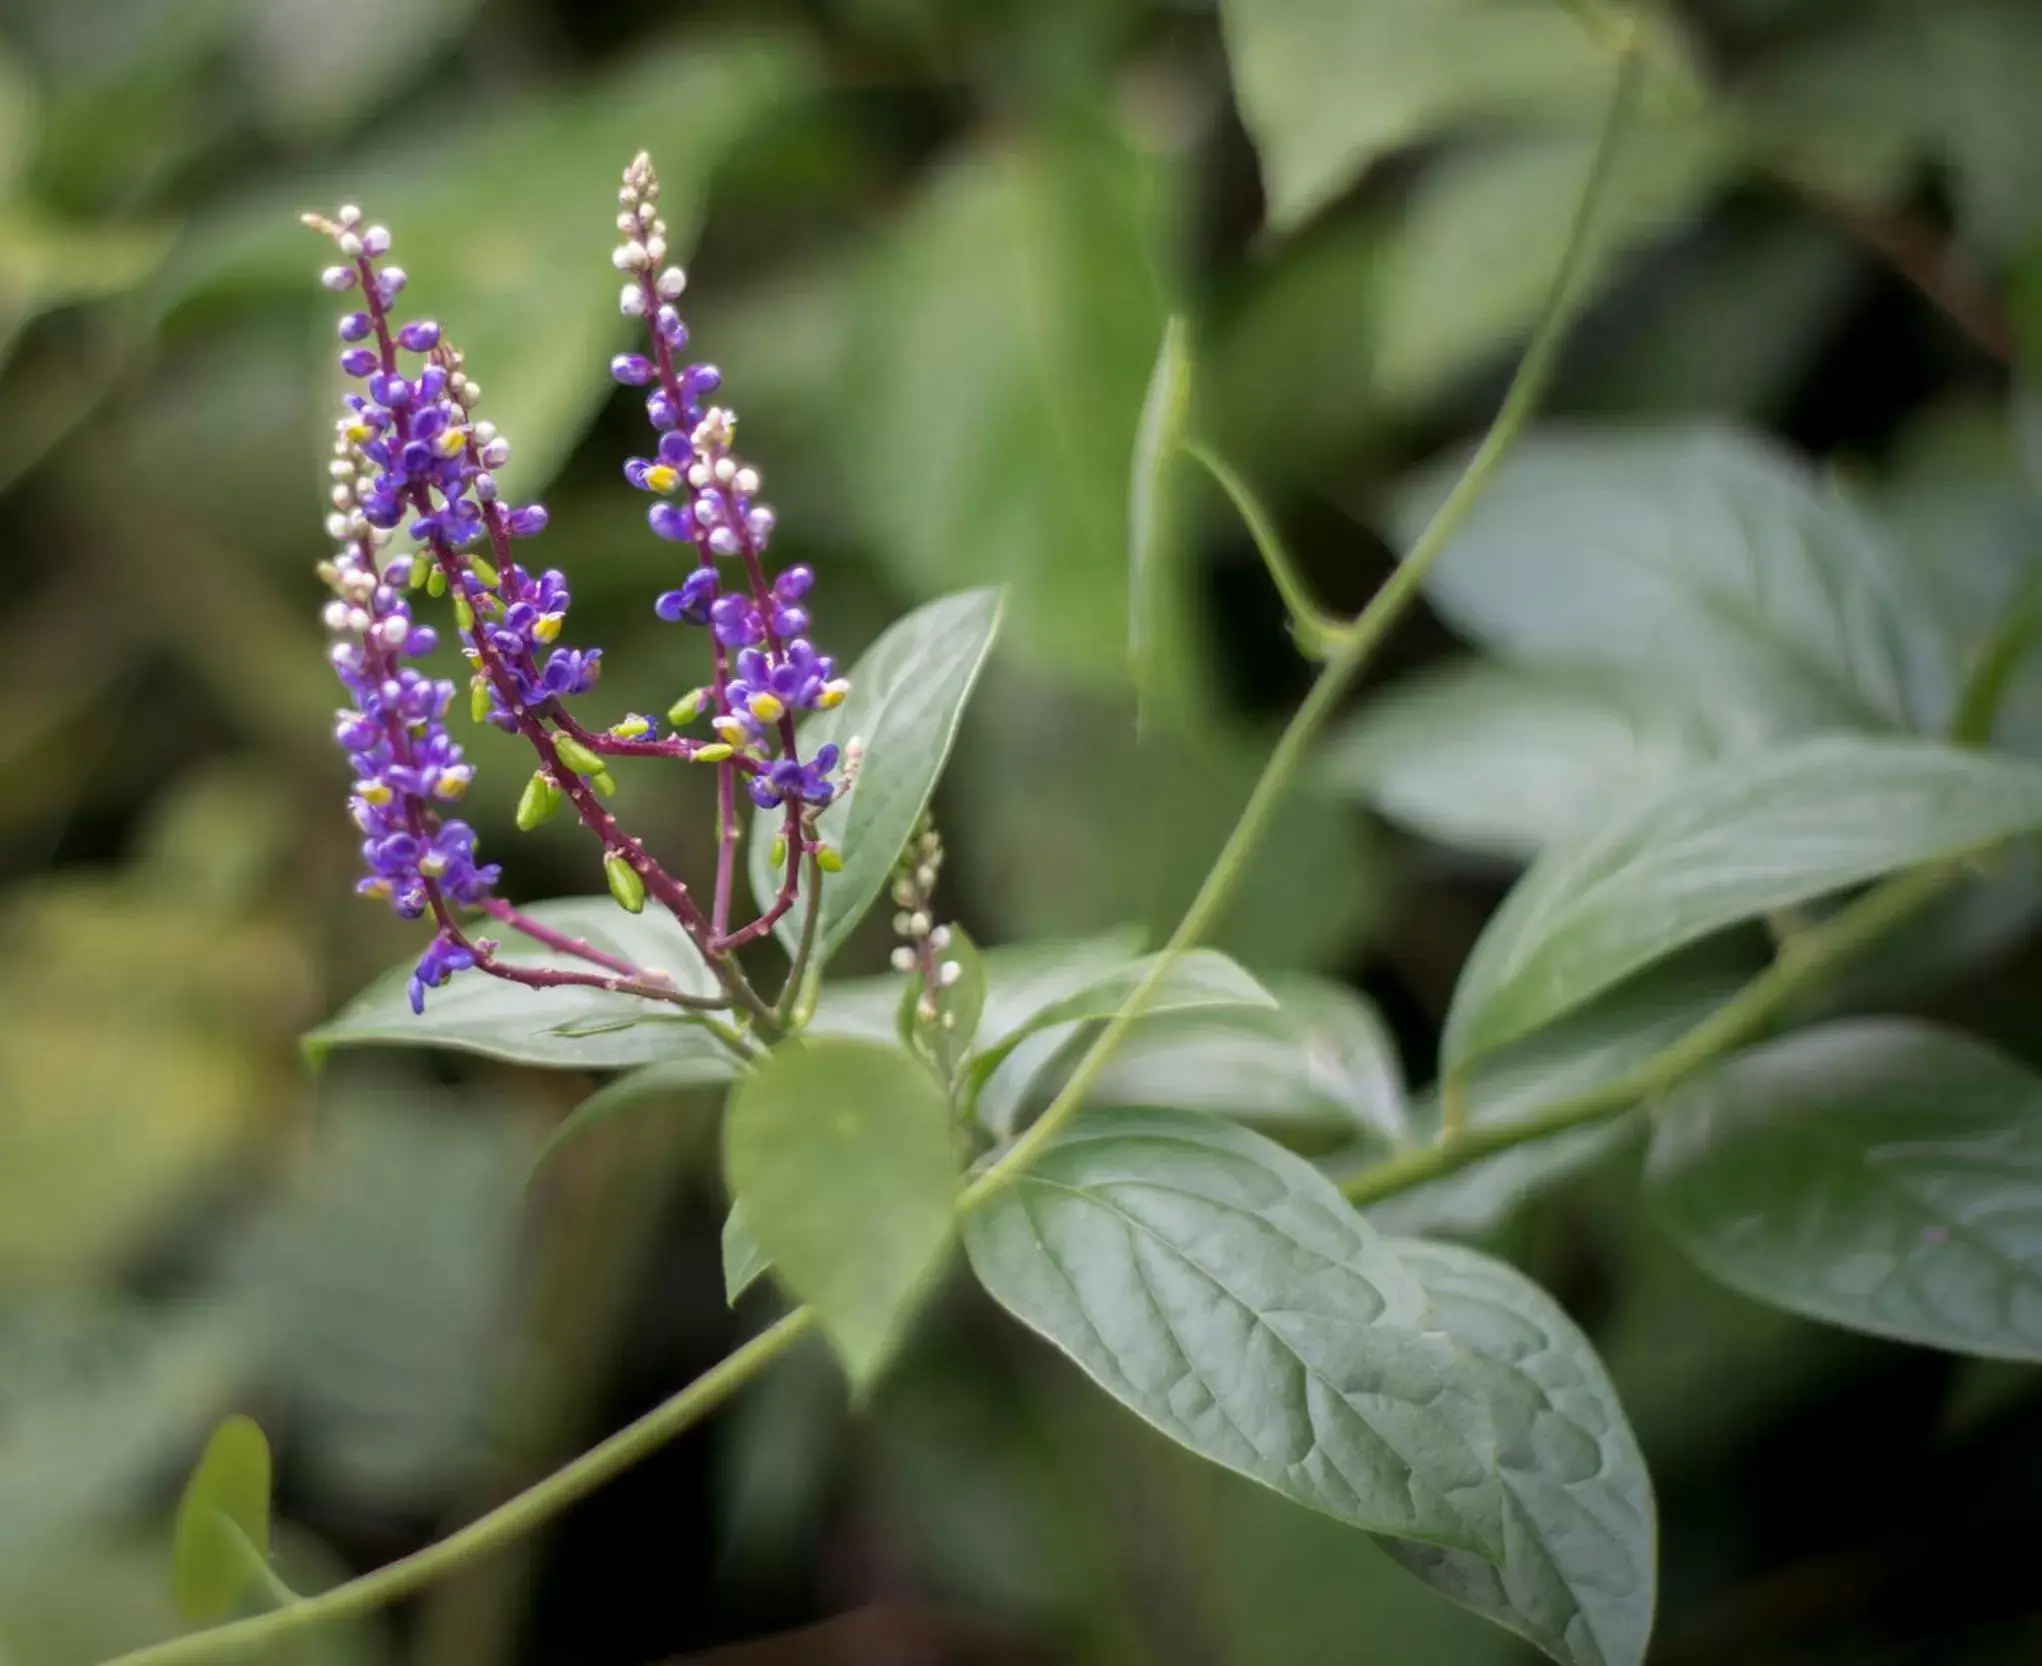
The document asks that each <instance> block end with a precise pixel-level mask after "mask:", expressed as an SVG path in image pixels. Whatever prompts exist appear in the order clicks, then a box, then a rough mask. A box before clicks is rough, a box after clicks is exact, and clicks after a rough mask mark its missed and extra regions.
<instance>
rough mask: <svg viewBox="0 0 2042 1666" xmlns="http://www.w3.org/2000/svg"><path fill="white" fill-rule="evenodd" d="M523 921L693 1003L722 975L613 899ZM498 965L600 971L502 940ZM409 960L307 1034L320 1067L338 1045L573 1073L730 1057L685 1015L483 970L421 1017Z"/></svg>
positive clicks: (553, 909) (430, 1002)
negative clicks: (661, 979)
mask: <svg viewBox="0 0 2042 1666" xmlns="http://www.w3.org/2000/svg"><path fill="white" fill-rule="evenodd" d="M525 912H526V913H527V914H529V915H531V916H532V918H533V919H535V920H537V921H539V922H540V923H541V924H542V925H548V926H551V927H552V928H553V929H554V930H556V931H561V932H565V933H567V934H568V935H569V936H571V937H576V938H580V939H581V940H583V941H585V942H587V943H589V944H590V945H592V946H593V947H595V948H597V949H600V950H603V951H605V952H607V953H609V954H614V955H619V956H621V957H622V958H624V959H625V960H628V961H630V962H631V963H632V964H633V965H634V966H638V967H641V968H643V969H645V970H647V971H663V972H666V973H667V974H669V975H670V976H671V977H672V978H673V979H674V980H675V983H676V985H677V987H678V988H680V989H681V990H682V991H684V992H686V993H689V994H694V995H708V994H713V993H715V992H716V990H717V988H718V985H717V983H716V981H715V977H714V975H713V974H712V973H711V972H710V970H709V968H708V967H707V965H705V964H704V962H703V960H702V957H701V956H700V955H699V954H697V953H696V951H695V946H694V945H693V944H692V943H690V942H689V941H688V939H687V937H686V935H685V934H684V933H683V932H682V931H681V928H680V927H679V926H677V925H675V924H674V922H673V921H672V920H671V919H670V918H668V917H666V916H665V915H660V914H653V913H646V914H641V915H635V916H634V915H630V914H626V913H624V912H622V911H621V910H620V909H619V908H618V907H617V905H616V904H615V903H613V902H612V901H610V899H609V898H608V897H563V898H560V899H558V900H556V901H553V902H539V903H533V904H532V905H531V907H529V908H527V909H526V910H525ZM504 935H505V939H506V941H505V942H504V946H503V951H502V958H503V959H504V960H505V961H506V962H507V963H509V964H512V965H518V966H542V967H552V968H564V969H568V970H572V971H579V972H588V971H599V970H600V968H598V967H593V966H591V965H590V964H589V962H587V961H584V960H577V959H575V958H574V957H573V956H571V955H565V954H557V953H555V952H554V951H553V950H551V949H544V948H539V947H538V946H536V945H533V944H531V943H529V942H527V941H525V940H523V939H520V938H519V937H518V936H517V934H516V933H515V932H506V933H505V934H504ZM412 965H413V962H412V961H405V962H404V963H403V964H401V965H398V966H395V967H392V968H391V969H390V970H389V971H388V972H386V973H384V974H383V976H382V977H380V978H378V979H377V980H376V981H375V982H374V983H372V984H370V985H369V987H368V988H367V989H365V990H363V991H362V992H361V994H359V995H357V996H356V997H355V998H354V999H353V1000H352V1001H350V1002H348V1004H347V1005H346V1006H344V1007H343V1008H341V1010H340V1012H339V1013H338V1015H336V1016H335V1017H334V1018H333V1019H332V1020H330V1021H329V1022H327V1023H325V1024H322V1025H321V1026H320V1027H319V1028H318V1029H316V1030H314V1031H312V1032H311V1034H309V1035H308V1036H306V1037H305V1050H306V1052H307V1053H308V1054H309V1055H310V1056H311V1057H312V1058H313V1060H314V1061H315V1062H316V1061H317V1060H319V1059H321V1058H323V1057H324V1056H325V1055H326V1054H327V1053H328V1052H329V1051H331V1050H332V1049H333V1048H336V1047H369V1046H379V1047H446V1048H451V1049H453V1050H454V1051H456V1052H462V1053H479V1054H480V1055H482V1056H483V1057H484V1058H491V1059H502V1060H505V1061H506V1062H508V1063H512V1064H541V1065H553V1066H558V1067H560V1068H564V1069H575V1070H616V1069H621V1068H625V1067H628V1066H632V1065H642V1064H651V1063H653V1062H654V1061H655V1060H667V1061H674V1062H676V1064H677V1065H678V1061H679V1060H680V1059H682V1058H688V1059H693V1060H700V1061H702V1063H703V1068H705V1069H706V1068H709V1067H710V1061H713V1060H718V1059H724V1058H727V1057H728V1056H729V1055H728V1053H727V1051H726V1049H725V1048H724V1046H723V1044H722V1043H721V1042H719V1041H718V1040H717V1039H716V1038H715V1036H713V1035H712V1034H711V1033H710V1032H709V1031H708V1030H707V1029H705V1028H704V1027H703V1026H702V1025H701V1024H700V1023H699V1022H696V1021H694V1020H692V1019H690V1018H688V1017H687V1016H686V1015H685V1014H684V1013H683V1012H682V1011H681V1010H680V1009H679V1008H678V1007H674V1006H671V1005H668V1004H667V1003H665V1002H663V1001H653V1000H647V999H645V998H644V997H642V996H637V995H616V994H612V993H610V992H609V991H607V990H602V989H584V988H563V989H527V988H525V987H524V986H522V985H520V984H514V983H508V982H506V981H505V980H503V979H502V978H493V977H490V976H488V975H487V974H485V973H482V972H463V973H460V974H459V975H458V976H456V977H455V978H453V979H452V980H451V981H450V982H448V983H447V984H446V985H444V986H443V987H441V988H439V989H435V990H431V991H429V992H428V993H427V996H426V1004H425V1011H424V1012H423V1013H422V1014H420V1013H414V1012H413V1011H412V1010H411V1001H410V998H409V997H408V996H407V995H406V993H405V986H406V985H407V983H408V982H409V981H410V978H411V970H412Z"/></svg>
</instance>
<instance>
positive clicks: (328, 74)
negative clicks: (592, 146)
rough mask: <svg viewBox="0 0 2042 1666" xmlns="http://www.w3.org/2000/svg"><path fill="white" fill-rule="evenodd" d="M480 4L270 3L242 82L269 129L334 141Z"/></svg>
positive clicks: (412, 0)
mask: <svg viewBox="0 0 2042 1666" xmlns="http://www.w3.org/2000/svg"><path fill="white" fill-rule="evenodd" d="M476 3H477V0H351V3H350V4H349V5H348V6H347V7H346V8H345V9H337V8H335V7H332V6H328V5H325V4H322V3H321V0H268V3H267V4H265V5H262V6H257V7H253V8H251V9H250V11H249V14H248V28H247V29H246V31H245V32H244V34H243V35H242V39H241V57H242V60H243V68H244V70H245V73H246V79H245V81H244V82H243V83H242V84H243V85H244V86H245V87H246V88H247V90H248V93H249V95H250V97H251V98H252V99H253V101H254V103H255V106H256V109H257V111H258V113H259V115H260V118H261V120H262V122H263V125H264V126H265V127H266V128H268V130H269V131H270V132H272V133H277V134H282V135H284V136H286V137H289V138H292V139H296V140H299V141H304V140H306V139H313V140H318V139H327V138H330V137H331V135H333V134H334V133H335V132H337V131H340V130H342V129H344V128H345V127H346V126H347V125H348V123H349V122H351V121H352V120H354V119H355V118H356V117H358V116H359V115H360V114H362V113H363V112H364V111H365V110H371V109H374V108H375V107H377V106H378V105H380V104H382V103H383V102H384V101H385V100H387V99H388V98H389V96H390V93H391V91H392V89H393V88H394V87H401V86H405V85H408V84H409V83H410V81H411V79H412V77H414V76H416V75H417V73H418V71H419V70H420V69H421V68H423V67H425V66H429V65H432V64H433V63H434V61H435V60H436V59H437V58H438V57H439V56H440V55H441V54H442V53H443V52H444V51H445V49H446V48H447V46H448V45H449V43H450V42H451V41H452V40H454V39H455V38H456V37H457V36H458V35H459V34H460V33H461V32H462V31H463V29H464V28H465V27H466V26H467V24H468V21H469V18H470V17H471V16H472V14H473V13H474V11H475V7H476ZM427 73H428V74H436V73H437V71H436V70H432V69H428V71H427ZM618 166H619V167H620V168H621V167H622V166H623V164H622V163H619V164H618Z"/></svg>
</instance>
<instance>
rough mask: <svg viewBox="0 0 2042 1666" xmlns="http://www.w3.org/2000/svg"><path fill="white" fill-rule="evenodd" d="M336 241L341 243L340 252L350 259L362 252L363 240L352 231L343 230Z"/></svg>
mask: <svg viewBox="0 0 2042 1666" xmlns="http://www.w3.org/2000/svg"><path fill="white" fill-rule="evenodd" d="M334 241H335V243H337V244H338V245H339V248H340V252H341V253H342V254H344V255H346V256H347V258H348V259H349V260H353V259H355V258H356V257H357V256H359V255H360V254H361V252H362V240H361V239H360V238H359V237H357V236H355V234H354V233H353V232H351V231H344V232H342V233H341V234H340V236H339V237H337V238H335V239H334Z"/></svg>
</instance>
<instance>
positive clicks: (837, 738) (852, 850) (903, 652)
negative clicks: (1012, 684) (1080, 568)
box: [750, 590, 1005, 966]
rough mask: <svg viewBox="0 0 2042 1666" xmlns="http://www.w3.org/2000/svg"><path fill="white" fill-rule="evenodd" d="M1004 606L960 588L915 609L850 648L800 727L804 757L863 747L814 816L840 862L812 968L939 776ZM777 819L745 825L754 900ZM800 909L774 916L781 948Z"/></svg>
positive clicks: (762, 890)
mask: <svg viewBox="0 0 2042 1666" xmlns="http://www.w3.org/2000/svg"><path fill="white" fill-rule="evenodd" d="M1004 607H1005V595H1004V592H1002V591H998V590H967V591H965V592H963V593H962V594H960V595H955V596H945V597H943V598H942V599H941V600H939V601H933V602H930V603H929V604H928V605H927V606H926V607H920V608H917V609H916V610H915V611H914V612H913V613H910V614H909V615H908V616H907V617H906V618H904V619H901V620H898V621H897V622H896V623H895V624H894V625H893V626H892V627H891V628H890V629H889V630H888V631H887V632H886V634H885V635H883V636H881V637H880V639H879V640H878V641H877V642H875V643H873V645H872V646H871V647H870V648H868V649H867V650H866V651H865V652H864V654H862V655H861V656H860V657H859V660H858V663H857V664H856V665H854V666H853V667H852V668H851V670H850V673H849V675H850V679H851V692H850V694H849V695H848V696H847V697H846V698H845V700H844V703H843V704H842V705H841V706H839V707H837V709H836V710H835V711H829V712H818V713H816V714H815V715H813V716H812V717H810V718H809V719H808V721H807V722H806V723H804V724H803V725H802V726H801V748H802V753H803V755H804V756H809V757H812V756H813V755H814V753H815V751H816V749H817V748H818V747H820V746H822V745H823V744H825V743H826V742H830V741H834V742H835V743H836V744H837V745H839V746H843V745H845V744H846V743H847V742H849V741H850V740H852V739H853V738H854V737H855V738H856V739H858V740H860V741H861V742H863V744H864V747H865V761H864V764H863V766H862V768H861V769H860V771H859V774H858V780H857V783H856V785H854V786H853V787H852V789H851V790H850V792H848V793H844V794H839V795H838V797H837V799H836V801H835V802H834V803H832V804H831V805H830V806H829V808H828V809H826V810H825V811H823V813H822V816H821V817H820V819H819V826H820V829H821V833H822V837H823V838H824V839H826V840H828V841H829V843H830V844H832V845H834V846H835V847H836V848H837V850H838V852H839V853H840V854H841V855H842V857H843V860H844V865H843V869H842V871H841V872H839V873H833V874H825V875H824V876H823V882H822V920H821V922H820V924H819V925H818V927H817V933H816V948H815V955H816V959H815V962H814V963H815V964H816V965H818V966H820V965H823V964H824V963H826V962H827V961H828V960H829V958H830V956H831V955H833V954H835V953H836V951H837V950H838V949H839V948H841V947H842V946H843V942H844V939H845V938H846V937H848V936H850V934H851V932H852V930H853V928H855V927H856V926H857V924H858V922H859V921H860V920H861V919H863V918H864V917H865V911H866V910H867V909H868V908H870V907H871V906H872V904H873V903H874V901H876V900H877V899H878V898H879V897H880V896H881V895H882V894H883V893H884V892H885V890H886V885H887V880H888V878H889V876H890V875H891V874H892V872H893V865H894V863H895V861H896V860H897V859H898V858H899V856H900V853H901V849H902V847H903V846H904V845H906V843H907V842H908V837H909V835H910V834H912V833H913V832H914V830H915V824H916V823H917V822H919V821H920V820H921V819H922V812H923V811H924V810H925V809H927V808H928V805H929V795H930V794H931V793H932V792H934V791H935V789H936V781H937V778H938V777H939V776H941V775H942V773H943V765H944V763H945V761H946V760H947V759H948V758H949V756H950V748H951V745H952V743H953V742H954V741H955V740H956V739H957V726H958V724H959V723H960V722H961V721H962V719H963V716H964V706H965V702H966V701H967V700H969V699H970V698H971V691H972V688H973V686H974V685H975V684H976V683H977V682H978V675H979V672H980V671H981V670H982V669H983V668H984V666H985V662H986V655H987V654H988V653H990V652H991V650H992V645H993V637H994V635H995V634H996V633H997V632H998V630H999V628H1000V616H1001V613H1002V611H1003V609H1004ZM780 820H781V812H780V811H778V810H763V811H761V812H760V813H759V815H758V817H757V818H756V819H755V820H754V822H753V825H752V848H751V855H750V871H751V878H752V892H753V894H754V896H756V897H757V898H758V900H759V906H760V907H761V908H765V907H766V906H767V905H768V904H769V903H770V902H771V900H772V898H773V896H774V895H775V893H776V892H777V891H778V890H779V887H780V875H779V873H778V872H777V871H776V870H775V869H774V867H773V861H772V842H773V839H774V838H775V837H776V836H777V834H778V831H779V824H780ZM804 883H805V881H804ZM804 906H806V903H805V899H804V902H803V903H802V904H798V905H797V906H796V907H795V908H794V909H793V910H792V911H791V912H790V914H789V915H788V916H786V917H785V918H783V919H782V920H781V922H780V931H779V934H780V938H781V941H782V942H784V943H786V944H788V945H789V947H790V948H791V947H792V945H793V944H794V942H795V940H796V939H797V938H798V937H799V935H800V921H799V919H798V918H797V917H796V916H798V915H799V914H800V912H801V909H802V907H804Z"/></svg>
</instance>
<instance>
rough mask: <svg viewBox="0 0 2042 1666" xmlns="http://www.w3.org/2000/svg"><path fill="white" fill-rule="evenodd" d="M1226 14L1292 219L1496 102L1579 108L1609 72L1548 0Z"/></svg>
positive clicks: (1279, 200) (1267, 158)
mask: <svg viewBox="0 0 2042 1666" xmlns="http://www.w3.org/2000/svg"><path fill="white" fill-rule="evenodd" d="M1220 18H1221V21H1222V22H1223V23H1224V24H1225V26H1226V42H1227V62H1228V66H1229V68H1230V69H1231V70H1232V72H1233V80H1234V98H1235V101H1236V103H1238V104H1239V106H1240V110H1241V121H1242V123H1243V125H1245V126H1246V127H1247V129H1248V133H1249V136H1250V137H1251V138H1252V139H1253V140H1254V141H1255V148H1256V150H1257V152H1258V153H1259V154H1260V156H1261V159H1262V189H1263V195H1264V196H1265V197H1266V199H1267V200H1268V204H1269V219H1270V223H1271V224H1272V225H1275V226H1278V227H1284V228H1288V227H1292V226H1295V225H1297V224H1298V223H1299V222H1301V221H1303V220H1305V219H1307V218H1309V217H1310V216H1311V215H1312V214H1313V213H1314V212H1316V211H1317V210H1318V209H1320V208H1321V207H1323V206H1324V205H1325V204H1326V203H1327V202H1329V201H1330V200H1331V199H1332V198H1334V197H1336V196H1338V195H1339V194H1340V193H1341V192H1342V191H1344V190H1345V189H1346V188H1347V185H1348V183H1349V182H1350V181H1351V180H1353V179H1355V178H1356V177H1357V176H1358V175H1360V174H1361V173H1363V172H1364V171H1366V170H1367V168H1368V167H1369V166H1370V165H1371V164H1372V163H1374V162H1375V161H1377V160H1378V159H1379V158H1380V157H1382V156H1384V155H1386V154H1388V153H1389V152H1391V151H1393V150H1396V149H1399V148H1401V147H1402V146H1405V145H1409V144H1414V143H1418V142H1420V141H1423V140H1426V139H1430V138H1433V137H1436V136H1437V135H1438V134H1439V133H1440V132H1441V131H1442V130H1443V129H1446V128H1449V127H1454V126H1459V125H1463V124H1466V123H1468V122H1470V121H1472V120H1476V119H1479V118H1484V117H1492V116H1494V115H1496V114H1498V113H1504V112H1527V111H1539V110H1544V111H1551V110H1553V109H1555V108H1559V109H1569V110H1571V109H1578V108H1579V107H1580V106H1582V105H1584V104H1587V103H1590V102H1591V101H1592V100H1593V99H1594V98H1595V97H1596V95H1597V94H1598V93H1601V92H1603V91H1604V90H1605V89H1606V88H1607V86H1608V84H1609V78H1610V67H1609V66H1610V58H1609V54H1608V52H1607V50H1606V49H1605V48H1604V47H1603V46H1601V45H1600V44H1599V43H1598V42H1597V41H1595V40H1594V39H1593V38H1591V37H1590V35H1589V34H1588V33H1587V31H1586V30H1584V29H1583V28H1582V26H1581V25H1580V23H1578V22H1577V21H1576V20H1575V19H1574V18H1572V17H1569V16H1568V15H1567V12H1566V9H1565V8H1564V7H1561V6H1558V5H1553V4H1549V3H1544V0H1223V4H1222V5H1221V7H1220Z"/></svg>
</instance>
